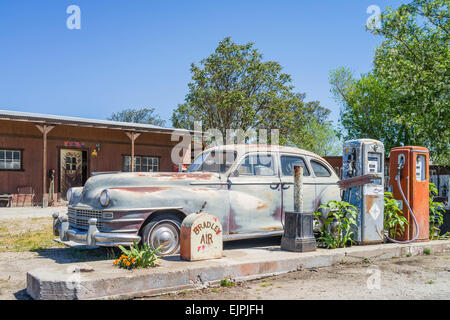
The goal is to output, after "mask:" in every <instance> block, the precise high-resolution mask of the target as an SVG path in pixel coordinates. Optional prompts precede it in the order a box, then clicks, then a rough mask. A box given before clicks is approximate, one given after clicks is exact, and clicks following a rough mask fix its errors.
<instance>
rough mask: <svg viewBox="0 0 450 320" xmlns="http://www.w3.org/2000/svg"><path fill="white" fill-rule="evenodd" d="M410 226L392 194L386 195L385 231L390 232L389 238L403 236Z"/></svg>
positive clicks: (386, 193)
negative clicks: (406, 228)
mask: <svg viewBox="0 0 450 320" xmlns="http://www.w3.org/2000/svg"><path fill="white" fill-rule="evenodd" d="M408 224H409V222H408V220H407V219H406V217H404V216H403V215H402V211H401V210H400V208H399V207H398V202H397V200H395V199H394V198H393V197H392V193H391V192H385V193H384V230H386V231H388V232H389V237H391V238H395V236H396V235H397V236H401V235H403V233H404V232H405V227H406V226H407V225H408Z"/></svg>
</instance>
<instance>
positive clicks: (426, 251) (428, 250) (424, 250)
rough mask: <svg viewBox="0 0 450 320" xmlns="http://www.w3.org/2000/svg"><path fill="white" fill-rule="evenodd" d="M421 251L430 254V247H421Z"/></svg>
mask: <svg viewBox="0 0 450 320" xmlns="http://www.w3.org/2000/svg"><path fill="white" fill-rule="evenodd" d="M423 253H425V254H427V255H430V254H431V249H430V248H425V249H423Z"/></svg>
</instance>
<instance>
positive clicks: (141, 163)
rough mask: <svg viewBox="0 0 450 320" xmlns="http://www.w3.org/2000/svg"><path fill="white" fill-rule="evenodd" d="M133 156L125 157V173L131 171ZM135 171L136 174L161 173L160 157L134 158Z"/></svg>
mask: <svg viewBox="0 0 450 320" xmlns="http://www.w3.org/2000/svg"><path fill="white" fill-rule="evenodd" d="M130 159H131V156H124V157H123V171H124V172H130V171H131V162H130ZM134 171H136V172H157V171H159V158H158V157H143V156H135V157H134Z"/></svg>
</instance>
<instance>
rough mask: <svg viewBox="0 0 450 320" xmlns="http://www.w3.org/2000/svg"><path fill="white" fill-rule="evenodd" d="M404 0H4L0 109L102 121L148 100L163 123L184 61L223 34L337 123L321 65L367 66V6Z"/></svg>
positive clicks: (186, 75)
mask: <svg viewBox="0 0 450 320" xmlns="http://www.w3.org/2000/svg"><path fill="white" fill-rule="evenodd" d="M402 2H405V1H396V0H390V1H386V0H383V1H381V0H369V1H366V0H342V1H335V0H328V1H325V0H324V1H306V0H289V1H288V0H280V1H267V0H241V1H235V0H228V1H213V0H206V1H205V0H184V1H154V0H128V1H125V0H122V1H114V0H108V1H106V0H71V1H65V0H58V1H55V0H40V1H24V0H2V1H1V2H0V109H7V110H16V111H28V112H40V113H49V114H60V115H65V116H78V117H87V118H96V119H106V118H107V117H108V116H109V115H110V114H111V113H112V112H117V111H120V110H122V109H124V108H127V107H133V108H135V107H136V108H138V107H145V106H152V107H154V108H156V110H157V112H158V113H159V114H160V116H161V117H162V118H163V119H164V120H169V119H170V117H171V114H172V111H173V109H174V108H175V107H176V106H177V104H178V103H182V102H183V101H184V97H185V95H186V93H187V90H188V87H187V84H188V82H189V81H190V79H191V74H190V72H189V68H190V64H191V63H192V62H196V63H198V62H199V61H200V60H201V59H203V58H205V57H207V56H208V55H209V54H211V53H212V52H213V51H214V49H215V48H216V46H217V44H218V42H219V41H220V40H222V39H223V38H225V37H227V36H231V38H232V40H233V41H235V42H237V43H247V42H254V43H255V47H256V48H258V49H259V50H260V52H261V53H262V54H263V55H264V58H265V59H266V60H273V61H277V62H279V63H280V64H281V65H282V66H283V68H284V70H283V71H284V72H286V73H289V74H291V75H292V79H293V84H294V85H295V89H296V91H299V92H305V93H306V94H307V100H319V101H320V102H321V103H322V105H323V106H325V107H327V108H329V109H331V110H332V119H333V120H335V121H336V120H337V119H338V116H339V106H338V104H337V103H336V102H335V101H334V100H333V99H332V97H331V94H330V92H329V90H330V86H329V83H328V75H329V71H330V70H332V69H335V68H337V67H338V66H346V67H349V68H350V69H351V70H352V71H353V72H354V73H355V74H356V75H359V74H361V73H365V72H368V71H369V70H370V69H371V67H372V57H373V53H374V50H375V48H376V46H377V45H379V44H380V43H381V40H382V39H381V38H380V37H375V36H373V35H371V34H370V33H369V32H367V31H365V29H364V26H365V23H366V20H367V18H368V17H369V16H370V14H368V13H367V12H366V10H367V8H368V7H369V6H370V5H378V6H379V7H380V8H381V9H382V10H383V9H384V8H385V7H386V6H393V7H397V6H398V5H400V4H401V3H402ZM71 4H75V5H78V6H79V7H80V8H81V29H80V30H69V29H68V28H67V27H66V20H67V18H68V17H69V14H67V13H66V8H67V7H68V6H69V5H71ZM167 125H169V126H170V125H171V123H170V121H168V123H167Z"/></svg>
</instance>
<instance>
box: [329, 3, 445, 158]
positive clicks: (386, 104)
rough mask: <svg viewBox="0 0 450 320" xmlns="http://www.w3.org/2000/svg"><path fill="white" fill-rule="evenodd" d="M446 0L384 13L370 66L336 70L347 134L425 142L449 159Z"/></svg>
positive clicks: (435, 155)
mask: <svg viewBox="0 0 450 320" xmlns="http://www.w3.org/2000/svg"><path fill="white" fill-rule="evenodd" d="M448 4H449V1H448V0H415V1H412V2H411V3H409V4H406V5H402V6H400V7H399V8H397V9H396V10H392V9H390V8H388V9H387V10H386V11H385V12H384V13H383V14H382V20H381V21H382V24H381V28H380V29H374V30H372V32H373V33H374V34H376V35H381V36H383V37H384V41H383V43H382V44H381V45H380V46H379V47H378V48H377V50H376V53H375V57H374V68H373V70H372V71H371V72H369V73H368V74H365V75H362V76H361V78H360V79H354V78H353V77H352V75H351V74H350V73H349V72H348V70H346V69H343V68H340V69H337V70H335V71H334V72H333V73H332V75H331V77H330V82H331V84H332V92H333V93H334V94H335V96H336V98H338V100H339V101H340V102H341V103H342V106H343V108H342V110H341V118H340V125H341V126H342V127H343V128H344V129H346V131H347V135H346V138H356V137H362V136H367V137H371V138H375V139H379V140H381V141H383V142H384V143H385V145H386V150H387V151H389V149H390V148H391V147H394V146H399V145H402V144H403V145H423V146H426V147H428V148H429V149H430V150H431V152H432V158H433V161H434V162H435V163H439V164H448V163H449V158H450V157H449V156H450V152H449V145H450V128H449V125H448V124H449V123H450V112H449V106H450V101H449V92H450V77H449V64H450V55H449V45H448V44H449V29H450V22H449V19H448V18H449V13H448Z"/></svg>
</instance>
